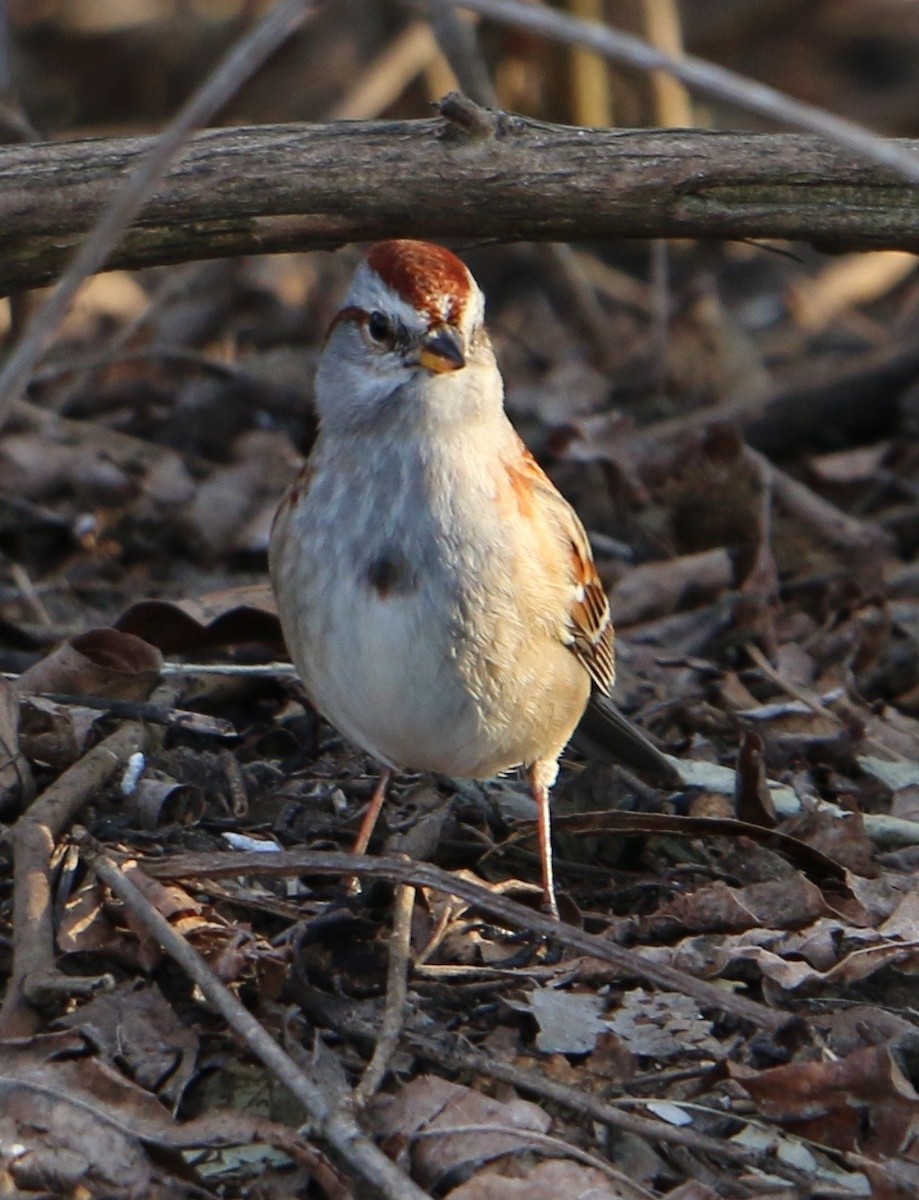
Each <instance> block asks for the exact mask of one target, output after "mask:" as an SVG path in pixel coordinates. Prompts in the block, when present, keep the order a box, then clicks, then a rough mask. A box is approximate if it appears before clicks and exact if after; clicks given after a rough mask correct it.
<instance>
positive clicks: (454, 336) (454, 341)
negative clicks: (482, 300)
mask: <svg viewBox="0 0 919 1200" xmlns="http://www.w3.org/2000/svg"><path fill="white" fill-rule="evenodd" d="M418 362H419V363H420V364H421V366H422V367H426V368H427V370H429V371H433V372H434V373H435V374H437V375H442V374H443V373H444V372H445V371H458V370H459V369H460V367H465V365H466V354H465V352H464V350H463V340H462V337H461V336H460V333H459V331H458V330H456V329H454V328H453V326H452V325H446V324H441V325H432V326H431V328H430V329H429V330H428V331H427V333H426V334H425V335H424V337H423V338H422V339H421V348H420V350H419V351H418Z"/></svg>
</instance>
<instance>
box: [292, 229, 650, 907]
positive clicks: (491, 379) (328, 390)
mask: <svg viewBox="0 0 919 1200" xmlns="http://www.w3.org/2000/svg"><path fill="white" fill-rule="evenodd" d="M483 318H484V300H483V296H482V293H481V291H480V290H479V288H478V286H477V284H476V282H475V280H474V279H473V278H472V276H471V275H470V273H469V271H468V270H467V268H466V267H465V266H464V265H463V263H462V262H460V260H459V259H458V258H457V257H456V256H455V255H453V254H451V253H450V251H448V250H445V249H443V248H442V247H440V246H432V245H428V244H426V243H424V242H415V241H388V242H380V243H378V244H377V245H375V246H374V247H373V248H372V250H371V251H370V254H369V256H368V258H367V259H366V260H365V261H364V262H363V263H362V264H361V265H360V266H359V267H358V269H357V271H356V272H355V275H354V278H353V280H352V282H351V286H350V289H349V291H348V293H347V295H346V297H345V301H344V306H343V307H342V309H341V311H340V312H339V313H338V314H337V316H336V317H335V319H334V320H333V322H332V326H331V328H330V330H329V334H328V339H327V341H326V345H325V349H324V351H323V353H322V357H321V359H320V362H319V369H318V374H317V377H316V405H317V409H318V413H319V436H318V438H317V440H316V444H315V447H314V449H313V452H312V455H311V458H310V460H309V462H308V464H307V465H306V467H305V468H304V469H303V471H302V472H301V473H300V475H299V477H298V478H297V480H296V481H295V483H294V484H293V486H292V487H291V488H290V490H289V491H288V493H287V495H286V496H285V498H284V500H283V501H282V503H281V506H280V508H279V510H278V514H277V517H276V519H275V525H274V530H273V533H272V538H271V550H270V566H271V576H272V580H273V583H274V588H275V591H276V593H277V598H278V606H279V610H280V615H281V624H282V626H283V629H284V635H285V638H286V640H287V645H288V647H289V649H290V652H291V655H292V657H293V660H294V662H295V664H296V666H297V669H298V670H299V672H300V674H301V676H302V678H303V682H304V684H305V686H306V691H307V693H308V694H309V697H310V699H311V700H312V701H313V703H314V704H315V706H316V708H317V709H318V710H319V712H320V713H322V715H323V716H324V717H326V718H327V719H328V720H329V721H330V722H331V723H332V724H333V725H334V726H335V727H336V728H337V729H338V730H339V731H340V732H341V733H342V734H344V735H345V736H346V737H347V738H349V739H350V740H351V741H352V742H354V743H355V744H356V745H358V746H360V747H361V748H362V749H364V750H365V751H367V753H369V754H371V755H373V757H374V758H376V759H377V760H378V761H379V762H380V763H381V764H383V766H384V770H383V773H382V777H381V779H380V783H379V785H378V787H377V789H376V791H375V793H374V797H373V800H372V801H371V804H370V807H369V809H368V811H367V814H366V817H365V819H364V822H363V826H362V829H361V832H360V835H359V837H358V841H357V844H356V846H355V850H356V851H357V852H359V853H362V852H363V851H364V850H365V849H366V847H367V844H368V842H369V839H370V835H371V832H372V830H373V826H374V823H375V822H376V819H377V816H378V815H379V811H380V808H381V806H382V803H383V799H384V796H385V791H386V786H387V784H388V782H389V779H390V777H391V775H392V772H393V771H394V770H398V769H400V768H412V769H414V770H427V771H435V772H438V773H440V774H443V775H455V776H459V777H465V778H471V779H489V778H491V777H492V776H495V775H498V774H500V773H501V772H502V771H507V770H508V769H509V768H511V767H516V766H519V765H522V766H523V767H524V769H525V771H526V773H527V777H528V780H529V783H530V787H531V789H532V793H533V797H534V799H535V801H536V805H537V814H538V835H539V854H540V861H541V864H542V886H543V894H544V904H545V907H546V908H547V909H548V910H549V911H550V912H552V913H555V914H556V915H557V912H558V909H557V906H556V901H555V889H554V885H553V878H552V854H551V846H550V814H549V789H550V787H551V786H552V784H553V783H554V782H555V778H556V775H557V774H558V765H557V760H558V757H559V755H560V754H561V752H562V749H563V748H564V746H565V744H566V742H567V741H568V740H569V738H570V737H571V735H572V733H573V732H574V729H575V727H576V726H577V725H578V723H579V721H581V718H582V715H584V713H585V708H587V706H588V703H589V702H590V703H591V712H590V714H589V715H590V717H591V721H592V730H591V732H592V733H593V734H594V735H596V733H597V731H598V727H599V730H600V734H601V736H607V737H609V738H610V739H611V742H612V744H611V750H612V753H613V754H614V755H615V756H617V757H620V758H621V759H622V760H623V761H627V762H629V763H630V764H631V765H634V766H635V767H636V768H637V769H639V770H641V769H645V770H649V771H654V772H656V773H657V774H658V775H665V774H666V773H667V771H669V770H670V768H669V766H668V764H667V761H666V759H664V758H663V756H662V755H661V754H660V752H659V751H658V750H657V749H656V748H655V747H654V746H653V745H652V744H651V743H650V742H649V741H648V740H647V739H645V738H644V736H643V735H642V734H640V733H639V732H638V731H637V730H635V729H634V727H632V726H631V725H629V724H628V722H626V721H625V718H623V717H622V716H621V715H619V714H618V712H617V711H616V710H615V709H614V708H613V707H612V705H611V704H610V702H609V699H608V695H609V691H610V688H611V687H612V684H613V676H614V671H613V627H612V624H611V621H610V613H609V605H608V603H607V598H606V593H605V591H604V589H603V586H602V584H601V582H600V579H599V577H598V576H597V571H596V568H595V566H594V562H593V557H592V555H591V551H590V546H589V544H588V541H587V535H586V534H585V532H584V529H583V527H582V525H581V523H580V521H579V520H578V518H577V516H576V515H575V513H574V511H573V510H572V508H571V507H570V505H569V504H568V503H567V501H566V500H564V499H563V497H562V496H561V495H560V494H559V492H558V491H556V489H555V487H554V486H553V484H552V483H551V482H550V481H549V479H548V478H547V477H546V475H545V474H544V473H543V471H542V469H541V468H540V467H539V465H538V464H537V463H536V461H535V459H534V458H533V456H532V455H531V454H530V452H529V450H527V448H526V446H525V445H524V444H523V442H522V441H521V440H520V438H519V436H518V435H517V433H516V432H515V430H514V428H513V426H512V425H511V423H510V421H509V420H508V418H507V416H506V414H505V412H504V405H503V393H504V389H503V383H502V379H501V374H500V372H499V370H498V366H497V363H496V362H495V356H494V353H493V351H492V347H491V342H490V341H489V338H488V334H487V333H486V331H485V326H484V324H483Z"/></svg>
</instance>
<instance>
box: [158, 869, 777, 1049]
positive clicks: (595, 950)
mask: <svg viewBox="0 0 919 1200" xmlns="http://www.w3.org/2000/svg"><path fill="white" fill-rule="evenodd" d="M144 869H145V870H146V871H147V872H148V873H149V874H150V875H152V876H154V877H155V878H157V879H188V878H200V877H204V878H210V879H220V878H223V877H225V876H228V875H245V874H248V873H252V874H259V875H271V876H278V877H284V876H286V875H300V874H317V875H333V876H334V875H346V876H347V875H357V876H360V877H362V878H363V877H367V878H371V879H387V880H389V882H391V883H407V884H411V885H412V886H413V887H426V888H433V889H434V890H435V891H438V892H443V893H444V894H445V895H448V896H451V895H452V896H458V897H459V898H460V899H461V900H464V901H465V902H466V903H467V904H469V905H471V906H474V907H475V908H476V909H477V910H478V911H479V912H482V913H485V914H486V915H487V916H489V917H492V918H494V919H495V920H497V921H501V922H506V923H507V924H508V925H509V926H510V927H511V928H512V929H525V930H528V931H529V932H530V933H534V934H538V935H540V936H542V937H546V938H549V939H551V940H552V941H555V942H557V943H558V944H559V945H562V946H565V947H567V948H569V949H572V950H577V951H579V952H580V953H582V954H590V955H593V956H594V957H595V958H599V959H601V960H602V961H603V962H608V963H612V965H613V966H614V967H616V968H617V969H618V970H620V971H621V972H622V973H623V975H624V976H631V977H635V978H639V979H645V980H647V981H648V982H649V983H653V984H655V985H656V986H657V987H660V988H664V989H665V990H666V991H672V992H681V993H683V994H684V995H687V996H693V997H694V998H695V999H696V1000H698V1002H699V1003H700V1004H704V1005H705V1006H706V1007H708V1008H714V1009H718V1010H720V1011H723V1012H727V1013H731V1014H732V1015H733V1016H735V1017H738V1018H740V1019H741V1020H744V1021H752V1022H753V1024H754V1025H757V1026H758V1027H759V1028H761V1029H765V1030H767V1031H769V1032H770V1033H773V1034H778V1033H780V1032H781V1031H783V1030H784V1029H785V1028H786V1027H787V1026H788V1024H789V1022H790V1021H791V1020H792V1018H791V1017H790V1016H789V1014H788V1013H782V1012H777V1011H775V1010H774V1009H771V1008H767V1007H766V1005H765V1004H759V1003H757V1001H755V1000H748V999H747V998H746V997H744V996H737V995H734V993H733V992H727V991H725V990H724V989H722V988H720V987H717V986H716V985H715V984H712V983H708V982H707V981H705V980H702V979H696V978H695V977H694V976H692V975H688V974H686V973H685V972H683V971H679V970H677V969H676V968H675V967H670V966H667V965H665V964H664V963H659V962H655V961H653V960H651V959H646V958H644V957H643V956H642V955H641V954H638V953H636V952H635V951H633V950H628V949H626V948H625V947H623V946H617V945H614V944H613V943H612V942H609V941H607V940H606V939H605V938H602V937H598V936H596V935H594V934H590V933H585V932H584V931H583V930H580V929H575V928H574V927H573V926H571V925H566V924H565V923H564V922H561V921H556V920H553V919H552V918H551V917H547V916H545V915H543V914H542V913H538V912H534V911H533V910H532V909H529V908H526V907H525V906H524V905H522V904H517V903H515V902H514V901H513V900H508V899H507V898H506V897H505V896H499V895H495V893H494V892H490V891H489V890H488V889H487V888H484V887H482V886H480V885H478V884H475V883H471V882H470V881H469V880H468V879H463V878H462V877H460V876H458V875H451V874H450V872H449V871H442V870H440V869H439V868H438V867H434V866H432V865H431V864H430V863H423V862H411V861H406V860H405V859H401V858H385V857H380V858H377V857H374V856H371V855H361V854H339V853H320V852H318V851H307V850H288V851H282V852H281V853H279V854H271V855H268V854H247V853H245V852H233V851H228V852H225V853H224V852H221V853H219V854H182V855H178V856H177V857H175V858H172V859H157V860H155V861H154V860H151V861H150V862H148V863H144Z"/></svg>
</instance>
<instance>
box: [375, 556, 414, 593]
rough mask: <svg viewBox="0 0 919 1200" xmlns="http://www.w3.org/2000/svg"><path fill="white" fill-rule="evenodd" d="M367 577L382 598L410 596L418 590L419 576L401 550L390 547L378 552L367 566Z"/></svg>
mask: <svg viewBox="0 0 919 1200" xmlns="http://www.w3.org/2000/svg"><path fill="white" fill-rule="evenodd" d="M366 579H367V584H368V586H369V587H370V588H371V589H372V590H373V591H375V592H376V593H377V595H378V596H379V597H380V598H381V599H382V600H386V599H388V598H389V597H390V596H410V595H411V594H412V593H413V592H417V590H418V576H417V575H416V574H415V571H414V570H413V568H412V564H411V563H410V562H409V561H408V559H407V558H406V557H405V555H404V554H403V553H402V551H401V550H395V549H389V550H384V551H382V553H380V554H378V555H377V556H376V558H374V559H372V560H371V562H370V565H369V566H368V568H367V575H366Z"/></svg>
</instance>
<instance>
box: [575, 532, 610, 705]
mask: <svg viewBox="0 0 919 1200" xmlns="http://www.w3.org/2000/svg"><path fill="white" fill-rule="evenodd" d="M571 563H572V571H573V574H574V579H575V587H576V591H575V602H574V604H573V605H572V608H571V624H572V632H573V635H574V640H573V641H572V643H571V649H572V651H573V652H574V654H575V655H576V656H577V658H578V659H579V660H580V661H581V662H582V663H583V664H584V666H585V667H586V668H587V671H588V672H589V674H590V677H591V679H592V680H593V681H594V683H595V684H596V685H597V687H598V688H599V689H600V690H601V691H603V692H608V691H609V690H610V689H611V688H612V686H613V680H614V679H615V674H616V672H615V665H614V659H613V622H612V619H611V617H610V611H609V601H608V600H607V597H606V590H605V588H604V587H603V584H602V582H601V580H600V577H599V575H598V574H597V568H596V566H595V565H594V561H593V558H591V557H590V556H589V551H588V554H586V555H585V553H584V547H581V546H578V544H577V542H576V541H574V540H573V541H572V543H571Z"/></svg>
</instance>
